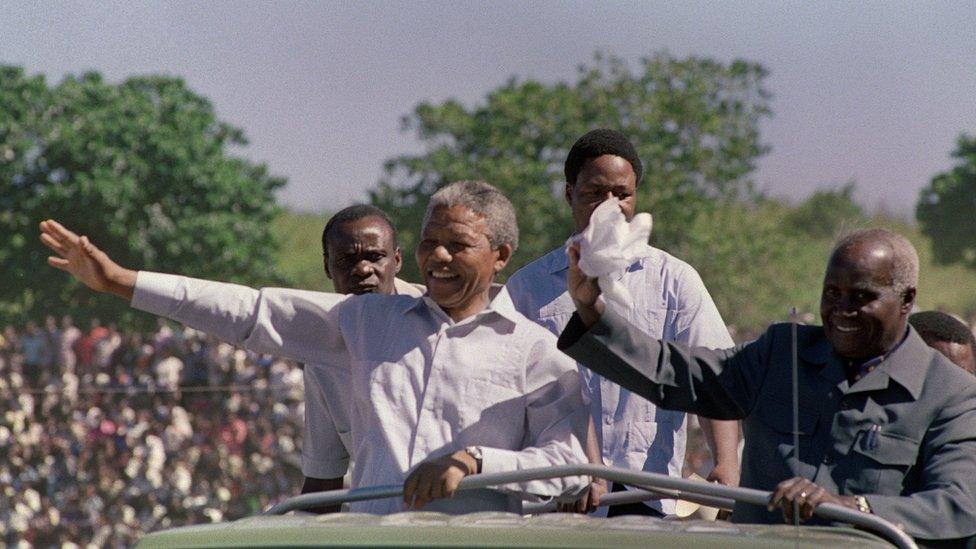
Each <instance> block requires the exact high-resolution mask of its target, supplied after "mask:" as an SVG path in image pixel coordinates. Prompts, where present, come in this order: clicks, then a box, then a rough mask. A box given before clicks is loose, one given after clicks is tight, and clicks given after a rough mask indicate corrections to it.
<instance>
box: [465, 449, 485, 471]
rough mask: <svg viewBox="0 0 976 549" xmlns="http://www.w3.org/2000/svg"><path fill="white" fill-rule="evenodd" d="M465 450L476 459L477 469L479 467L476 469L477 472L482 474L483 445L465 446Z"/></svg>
mask: <svg viewBox="0 0 976 549" xmlns="http://www.w3.org/2000/svg"><path fill="white" fill-rule="evenodd" d="M464 452H465V453H466V454H468V455H469V456H471V457H472V458H473V459H474V462H475V464H476V469H477V470H476V471H475V473H477V474H479V475H480V474H481V460H482V452H481V446H466V447H465V448H464Z"/></svg>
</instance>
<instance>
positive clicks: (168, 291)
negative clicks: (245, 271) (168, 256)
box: [41, 220, 347, 365]
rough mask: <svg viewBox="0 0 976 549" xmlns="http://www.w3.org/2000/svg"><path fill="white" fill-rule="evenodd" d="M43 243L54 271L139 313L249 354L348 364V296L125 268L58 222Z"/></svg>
mask: <svg viewBox="0 0 976 549" xmlns="http://www.w3.org/2000/svg"><path fill="white" fill-rule="evenodd" d="M41 241H42V242H43V243H44V244H45V245H47V246H48V247H49V248H51V249H52V250H53V251H54V252H55V253H57V254H58V255H57V257H51V258H49V259H48V262H49V263H50V264H51V266H53V267H56V268H58V269H61V270H63V271H66V272H68V273H71V275H73V276H74V277H75V278H77V279H78V280H79V281H81V282H82V283H83V284H85V285H86V286H88V287H89V288H91V289H93V290H95V291H98V292H107V293H112V294H114V295H117V296H119V297H121V298H123V299H126V300H129V301H130V303H131V304H132V306H133V307H135V308H137V309H140V310H143V311H146V312H149V313H152V314H155V315H159V316H163V317H166V318H170V319H173V320H176V321H178V322H181V323H183V324H186V325H187V326H190V327H192V328H195V329H198V330H201V331H203V332H207V333H211V334H214V335H216V336H218V337H220V338H222V339H224V340H226V341H228V342H230V343H234V344H238V345H242V346H244V347H246V348H248V349H251V350H254V351H257V352H261V353H268V354H273V355H277V356H282V357H287V358H292V359H295V360H300V361H303V362H316V363H321V364H337V365H341V364H345V363H346V362H347V356H346V355H347V350H346V348H345V343H344V340H343V338H342V333H341V329H340V326H339V321H338V316H339V314H338V313H339V311H338V310H339V305H340V304H341V303H343V302H344V301H345V300H346V296H340V295H338V294H327V293H319V292H307V291H301V290H285V289H277V288H266V289H262V290H254V289H252V288H247V287H245V286H240V285H237V284H226V283H221V282H210V281H205V280H198V279H194V278H188V277H181V276H175V275H165V274H159V273H151V272H146V271H141V272H136V271H133V270H131V269H126V268H124V267H121V266H119V265H118V264H116V263H115V262H114V261H112V259H111V258H109V257H108V255H107V254H105V253H104V252H103V251H101V250H99V249H98V248H97V247H96V246H95V245H94V244H92V243H91V242H89V241H88V239H87V238H86V237H84V236H79V235H77V234H75V233H74V232H72V231H71V230H69V229H67V228H66V227H64V226H63V225H61V224H60V223H57V222H56V221H52V220H48V221H45V222H43V223H41Z"/></svg>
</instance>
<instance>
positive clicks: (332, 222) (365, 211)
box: [322, 204, 398, 255]
mask: <svg viewBox="0 0 976 549" xmlns="http://www.w3.org/2000/svg"><path fill="white" fill-rule="evenodd" d="M366 217H378V218H380V219H382V220H383V222H384V223H386V225H387V226H388V227H389V228H390V233H391V234H393V247H394V248H396V247H397V246H398V244H397V233H396V227H394V226H393V221H391V220H390V216H388V215H386V212H384V211H383V210H381V209H379V208H377V207H376V206H373V205H371V204H354V205H352V206H348V207H346V208H343V209H341V210H339V211H338V212H336V214H335V215H333V216H332V218H331V219H329V221H328V222H327V223H326V224H325V229H323V230H322V253H323V254H324V255H328V253H329V250H328V249H327V248H328V241H329V233H331V232H332V228H333V227H335V226H336V225H341V224H343V223H348V222H350V221H359V220H360V219H364V218H366Z"/></svg>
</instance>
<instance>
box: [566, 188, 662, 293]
mask: <svg viewBox="0 0 976 549" xmlns="http://www.w3.org/2000/svg"><path fill="white" fill-rule="evenodd" d="M651 224H652V219H651V214H649V213H639V214H637V215H635V216H634V218H633V219H631V220H630V222H628V221H627V220H626V219H625V218H624V214H623V212H622V211H620V201H619V200H618V199H617V198H616V197H611V198H609V199H607V200H606V201H604V202H603V203H602V204H600V205H599V206H597V208H596V209H595V210H593V213H592V214H591V215H590V224H589V225H587V226H586V229H584V230H583V232H582V233H579V234H576V235H573V236H572V237H571V238H570V243H577V244H578V245H579V250H580V261H579V267H580V270H582V271H583V273H584V274H585V275H586V276H589V277H593V278H596V279H597V283H598V284H599V285H600V290H602V292H603V299H604V301H605V302H607V303H608V304H611V303H612V304H613V306H614V307H615V308H616V310H618V311H623V310H627V309H629V308H630V305H631V296H630V292H629V291H628V290H627V287H626V286H624V285H623V284H622V283H621V282H620V275H621V273H622V271H623V270H624V269H626V268H627V267H630V265H632V264H633V263H634V262H635V261H637V260H638V259H640V258H642V257H647V256H649V255H651V251H652V248H651V246H650V245H649V244H648V243H647V242H648V240H649V239H650V237H651Z"/></svg>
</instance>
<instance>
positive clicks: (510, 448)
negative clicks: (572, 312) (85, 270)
mask: <svg viewBox="0 0 976 549" xmlns="http://www.w3.org/2000/svg"><path fill="white" fill-rule="evenodd" d="M132 306H133V307H136V308H138V309H142V310H144V311H147V312H150V313H154V314H157V315H161V316H166V317H169V318H172V319H174V320H177V321H180V322H182V323H184V324H187V325H189V326H190V327H193V328H196V329H199V330H203V331H206V332H210V333H213V334H215V335H217V336H218V337H221V338H223V339H225V340H227V341H230V342H233V343H237V344H241V345H244V346H245V347H247V348H249V349H252V350H254V351H257V352H263V353H269V354H274V355H279V356H284V357H288V358H291V359H294V360H298V361H300V362H306V363H316V364H321V365H322V366H323V367H326V368H333V369H336V370H338V371H343V372H345V373H344V374H343V375H344V377H341V378H340V379H343V380H344V387H345V388H346V390H348V391H349V393H350V397H351V403H352V404H351V408H350V422H351V428H352V433H351V437H350V442H351V445H352V457H353V459H354V460H355V461H356V467H355V469H354V471H353V478H352V485H353V487H361V486H376V485H391V484H392V485H396V484H402V483H403V481H404V480H405V479H406V476H407V474H408V473H409V471H410V470H411V469H412V468H413V467H415V466H416V465H417V464H419V463H420V462H422V461H424V460H425V459H427V458H430V457H439V456H442V455H447V454H450V453H453V452H455V451H457V450H461V449H463V448H464V447H466V446H481V447H482V452H483V464H482V471H483V472H485V473H492V472H499V471H511V470H518V469H527V468H534V467H546V466H551V465H559V464H565V463H579V462H584V461H585V454H584V453H583V449H582V446H581V444H580V440H581V438H582V435H583V433H585V429H586V417H587V408H586V403H585V401H584V399H583V396H582V393H581V389H580V384H579V375H578V373H577V370H576V368H575V363H574V362H573V360H572V359H570V358H568V357H567V356H566V355H563V354H562V353H561V352H559V351H558V350H557V349H556V339H555V337H554V336H553V335H552V334H551V333H549V332H547V331H546V330H544V329H542V328H540V327H539V326H538V325H536V324H534V323H532V322H530V321H528V319H526V318H525V317H524V316H522V315H521V314H519V313H518V312H517V311H516V310H515V308H514V307H513V306H512V302H511V299H510V298H509V297H508V293H507V292H506V291H505V290H504V288H498V289H497V290H496V291H495V292H494V296H493V298H492V300H491V301H490V302H489V304H488V307H487V308H486V309H485V310H484V311H482V312H480V313H478V314H476V315H473V316H471V317H469V318H466V319H464V320H462V321H461V322H454V321H453V320H451V318H450V317H449V316H447V314H445V313H444V311H443V310H441V308H440V307H439V306H437V304H436V303H434V302H433V301H432V300H431V299H430V298H429V297H426V296H425V297H423V298H413V297H409V296H399V295H397V296H384V295H376V294H367V295H361V296H343V295H338V294H329V293H319V292H309V291H302V290H285V289H277V288H265V289H262V290H260V291H258V290H254V289H251V288H246V287H243V286H238V285H234V284H224V283H218V282H207V281H203V280H197V279H192V278H186V277H179V276H172V275H162V274H156V273H148V272H140V273H139V275H138V278H137V282H136V288H135V292H134V295H133V298H132ZM585 485H586V479H585V478H583V477H573V478H568V479H553V480H539V481H531V482H525V483H517V484H511V485H505V486H503V487H500V488H502V489H504V490H507V491H510V492H516V493H519V494H520V495H527V494H534V495H539V496H559V495H564V494H573V493H576V492H578V491H579V490H580V489H581V488H582V487H583V486H585ZM499 497H500V498H501V499H496V500H494V501H488V500H486V499H484V498H482V497H469V496H467V495H466V494H465V493H460V494H458V495H456V496H455V497H454V498H453V499H451V500H441V501H440V502H434V503H433V504H430V505H428V506H427V507H425V509H430V510H444V511H447V512H453V513H457V512H464V511H470V510H500V509H506V510H517V507H516V506H517V505H518V501H517V500H515V499H514V498H513V497H511V496H504V495H501V496H499ZM351 507H352V510H353V511H362V512H372V513H381V514H385V513H392V512H398V511H402V510H404V507H403V503H402V502H401V501H400V500H398V499H383V500H375V501H366V502H358V503H354V504H352V506H351Z"/></svg>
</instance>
